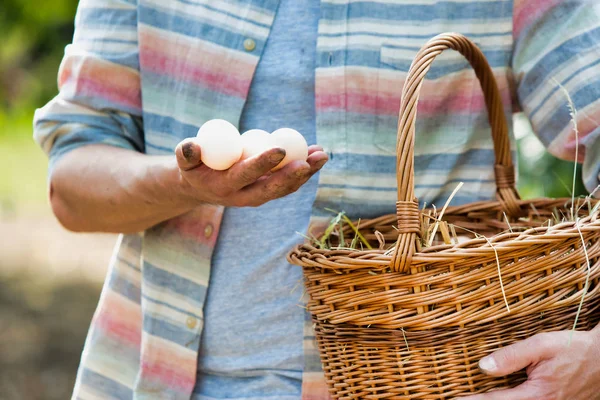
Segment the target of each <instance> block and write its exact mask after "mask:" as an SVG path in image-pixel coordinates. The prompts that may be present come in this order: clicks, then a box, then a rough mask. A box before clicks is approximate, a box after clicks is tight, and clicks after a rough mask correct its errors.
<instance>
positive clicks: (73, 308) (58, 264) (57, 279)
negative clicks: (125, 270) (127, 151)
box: [0, 0, 584, 400]
mask: <svg viewBox="0 0 600 400" xmlns="http://www.w3.org/2000/svg"><path fill="white" fill-rule="evenodd" d="M76 5H77V1H76V0H53V1H47V2H44V1H40V2H38V1H33V0H3V1H2V4H1V5H0V28H1V32H2V39H1V44H0V171H2V173H1V174H0V398H1V399H10V400H12V399H19V400H20V399H27V400H37V399H40V400H41V399H44V400H52V399H66V398H68V397H69V395H70V391H71V388H72V385H73V380H74V377H75V371H76V368H77V364H78V361H79V356H80V352H81V347H82V345H83V341H84V338H85V333H86V332H87V328H88V324H89V322H90V319H91V316H92V313H93V310H94V307H95V305H96V302H97V299H98V295H99V290H100V286H101V284H102V280H103V276H104V273H105V267H106V263H107V261H108V258H109V256H110V252H111V249H112V246H113V244H114V240H115V237H114V236H112V235H87V234H85V235H81V234H80V235H76V234H72V233H69V232H66V231H65V230H64V229H62V228H61V227H60V226H59V225H58V223H57V222H56V221H55V220H54V218H53V217H52V215H51V212H50V210H49V207H48V205H47V201H46V158H45V156H44V155H43V153H42V152H41V150H39V149H38V148H37V147H36V145H35V144H34V143H33V141H32V138H31V136H32V130H31V120H32V117H33V112H34V110H35V108H36V107H39V106H42V105H43V104H45V103H46V102H47V101H48V100H49V99H50V98H52V97H53V96H54V95H55V94H56V90H57V89H56V73H57V70H58V66H59V63H60V60H61V58H62V54H63V49H64V46H65V45H66V44H67V43H69V42H70V40H71V37H72V34H73V16H74V13H75V9H76ZM516 127H517V129H516V134H517V137H518V142H519V148H520V150H521V152H520V155H519V162H520V177H519V182H520V184H519V188H520V192H521V194H522V195H523V197H525V198H532V197H539V196H550V197H562V196H568V195H569V194H570V189H569V188H570V186H571V182H572V174H573V164H572V163H568V162H564V161H559V160H557V159H555V158H553V157H551V156H549V155H548V154H547V153H545V151H544V148H543V147H542V146H541V144H540V143H539V141H537V139H536V138H535V137H534V136H533V135H532V134H531V132H530V127H529V126H528V123H527V121H526V120H524V119H523V118H517V124H516ZM525 153H526V154H527V155H526V156H524V154H525ZM576 192H577V194H582V193H584V189H583V187H582V185H581V184H580V183H579V182H578V185H577V189H576Z"/></svg>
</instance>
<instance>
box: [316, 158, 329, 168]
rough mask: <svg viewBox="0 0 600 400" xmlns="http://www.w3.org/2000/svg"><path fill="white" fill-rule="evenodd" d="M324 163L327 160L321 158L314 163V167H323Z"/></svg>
mask: <svg viewBox="0 0 600 400" xmlns="http://www.w3.org/2000/svg"><path fill="white" fill-rule="evenodd" d="M326 163H327V160H321V161H319V162H318V163H316V164H315V168H317V169H321V168H322V167H323V165H325V164H326Z"/></svg>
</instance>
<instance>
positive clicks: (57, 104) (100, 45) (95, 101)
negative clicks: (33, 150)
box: [34, 0, 144, 171]
mask: <svg viewBox="0 0 600 400" xmlns="http://www.w3.org/2000/svg"><path fill="white" fill-rule="evenodd" d="M138 54H139V53H138V42H137V5H136V4H135V2H134V1H127V0H82V1H80V3H79V7H78V10H77V15H76V17H75V34H74V37H73V43H72V44H70V45H68V46H67V47H66V48H65V54H64V57H63V60H62V62H61V64H60V68H59V73H58V88H59V93H58V95H57V96H56V97H55V98H54V99H52V100H51V101H50V102H49V103H48V104H46V105H45V106H44V107H42V108H40V109H38V110H36V112H35V116H34V138H35V140H36V142H37V143H38V144H39V145H40V146H41V147H42V149H43V150H44V151H45V152H46V153H47V154H48V156H49V159H50V171H51V170H52V167H53V166H54V165H55V163H56V161H57V160H58V159H60V157H62V156H63V155H64V154H66V153H68V152H69V151H71V150H73V149H76V148H78V147H81V146H85V145H89V144H107V145H111V146H116V147H121V148H126V149H131V150H135V151H139V152H144V136H143V129H142V118H141V115H142V112H141V93H140V73H139V57H138Z"/></svg>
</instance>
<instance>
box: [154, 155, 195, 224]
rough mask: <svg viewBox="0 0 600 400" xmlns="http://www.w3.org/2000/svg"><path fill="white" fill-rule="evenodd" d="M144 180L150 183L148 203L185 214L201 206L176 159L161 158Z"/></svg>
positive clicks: (169, 157)
mask: <svg viewBox="0 0 600 400" xmlns="http://www.w3.org/2000/svg"><path fill="white" fill-rule="evenodd" d="M146 171H147V177H146V178H145V179H144V180H145V181H146V182H149V183H150V187H151V190H150V193H149V196H148V197H149V198H148V199H147V201H148V202H151V203H154V204H156V205H157V206H159V207H161V208H167V209H170V210H172V211H173V212H177V214H183V213H185V212H188V211H190V210H192V209H193V208H195V207H197V206H198V205H199V204H201V201H200V200H198V198H197V197H195V196H194V194H193V193H194V190H193V188H192V187H191V185H190V184H189V183H188V182H187V181H186V180H185V179H184V178H183V177H182V176H181V172H180V170H179V167H178V166H177V161H176V160H175V157H171V156H168V157H160V159H157V160H156V161H155V162H154V163H153V165H152V167H151V168H148V169H147V170H146Z"/></svg>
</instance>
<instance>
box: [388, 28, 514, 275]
mask: <svg viewBox="0 0 600 400" xmlns="http://www.w3.org/2000/svg"><path fill="white" fill-rule="evenodd" d="M447 49H452V50H456V51H458V52H460V53H461V54H462V55H463V56H464V57H465V58H466V59H467V60H468V61H469V62H470V63H471V66H472V67H473V69H474V70H475V74H476V76H477V78H478V79H479V82H480V84H481V88H482V89H483V93H484V95H485V103H486V106H487V109H488V118H489V121H490V125H491V127H492V138H493V140H494V153H495V156H496V162H495V165H494V172H495V175H496V187H497V190H496V194H497V197H498V200H499V201H500V203H501V204H502V207H503V208H504V210H505V211H506V212H507V214H508V215H511V216H516V215H518V214H519V212H520V207H519V204H518V199H519V194H518V193H517V190H516V188H515V170H514V166H513V163H512V157H511V152H510V139H509V137H508V126H507V122H506V118H505V115H504V107H503V105H502V98H501V96H500V91H499V90H498V84H497V83H496V79H495V77H494V74H493V72H492V69H491V68H490V66H489V64H488V62H487V60H486V59H485V56H484V55H483V53H482V52H481V50H480V49H479V48H478V47H477V46H476V45H475V44H474V43H473V42H471V41H470V40H469V39H467V38H466V37H465V36H463V35H461V34H458V33H445V34H441V35H438V36H436V37H434V38H433V39H431V40H430V41H429V42H427V44H425V46H423V48H422V49H421V50H420V51H419V53H417V55H416V57H415V59H414V60H413V62H412V64H411V67H410V70H409V72H408V77H407V78H406V82H405V83H404V88H403V89H402V101H401V105H400V113H399V117H398V140H397V145H396V153H397V156H398V158H397V164H396V171H397V179H398V202H397V203H396V213H397V216H398V231H399V237H398V241H397V242H396V245H395V249H394V253H393V257H392V269H393V270H394V271H397V272H408V271H409V268H410V264H411V261H412V256H413V254H414V253H415V251H416V235H417V234H419V232H420V221H419V203H418V201H417V199H416V198H415V184H414V143H415V122H416V118H417V103H418V101H419V93H420V90H421V85H422V84H423V80H424V78H425V75H426V74H427V72H428V71H429V68H430V67H431V63H432V62H433V60H434V59H435V57H437V56H438V55H439V54H441V53H442V52H443V51H444V50H447Z"/></svg>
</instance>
